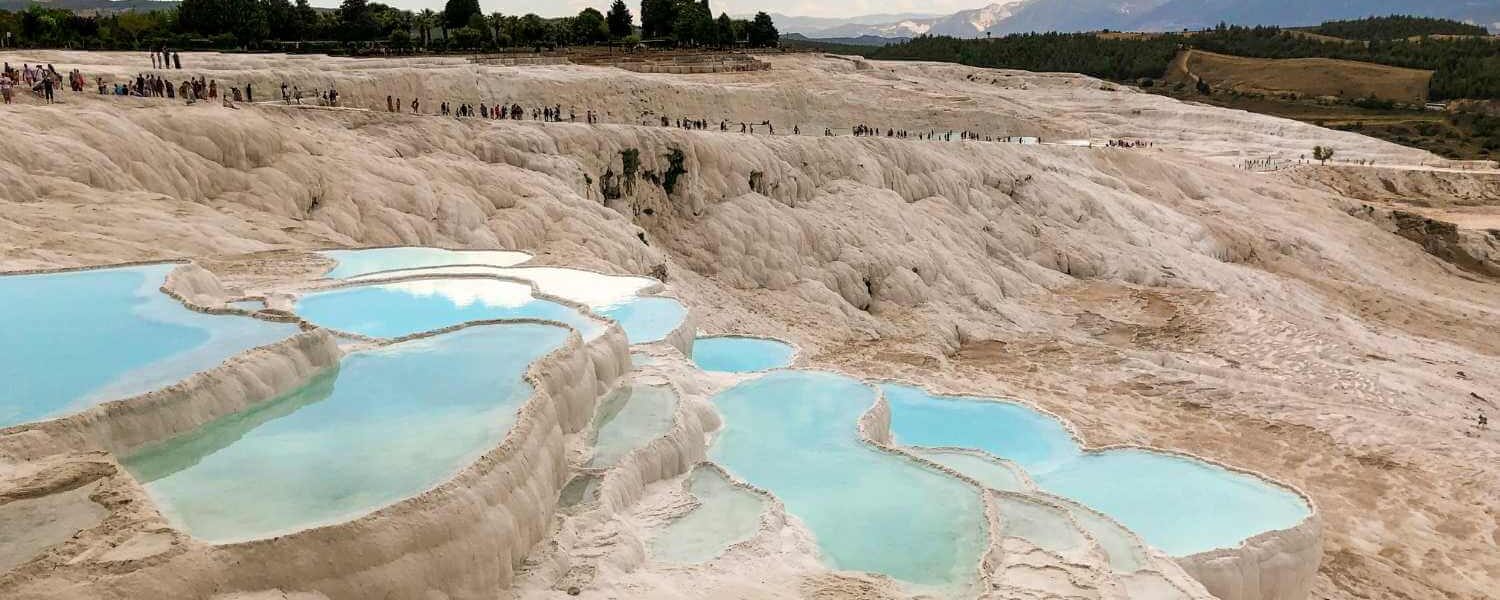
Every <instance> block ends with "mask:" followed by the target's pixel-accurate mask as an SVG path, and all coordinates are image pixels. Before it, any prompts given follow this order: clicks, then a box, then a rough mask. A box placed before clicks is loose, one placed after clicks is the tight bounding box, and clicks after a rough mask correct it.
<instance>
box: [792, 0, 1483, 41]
mask: <svg viewBox="0 0 1500 600" xmlns="http://www.w3.org/2000/svg"><path fill="white" fill-rule="evenodd" d="M1395 14H1402V15H1416V16H1424V17H1440V18H1446V19H1454V20H1457V21H1464V22H1468V23H1474V24H1476V25H1483V26H1486V27H1489V28H1490V31H1500V0H1444V1H1439V2H1434V1H1432V0H1313V1H1309V0H1000V1H999V2H996V3H994V4H990V5H989V6H985V7H983V8H977V9H973V10H964V11H959V12H957V13H954V14H951V15H948V16H941V17H928V18H915V17H904V18H899V19H890V20H884V21H881V20H877V19H876V17H878V16H879V15H871V16H869V17H852V18H850V19H846V20H844V21H845V22H844V23H842V24H837V25H830V24H829V23H827V22H820V23H817V25H816V26H815V27H799V25H801V24H802V22H801V20H799V19H798V18H796V17H784V16H778V17H775V19H776V24H777V27H779V28H781V30H782V32H784V33H801V34H804V35H806V36H808V37H810V38H814V39H820V38H827V37H845V38H847V37H854V38H857V37H860V36H878V37H915V36H919V35H948V36H954V37H964V38H974V37H984V36H985V35H986V34H989V35H1006V34H1011V33H1025V32H1031V31H1097V30H1100V29H1112V30H1117V31H1177V30H1181V29H1202V28H1205V27H1212V26H1214V25H1217V24H1218V23H1220V22H1221V21H1222V22H1228V23H1232V24H1235V25H1283V26H1299V25H1316V24H1319V23H1322V22H1324V21H1332V20H1339V19H1357V18H1362V17H1369V16H1383V15H1395ZM824 21H827V20H824Z"/></svg>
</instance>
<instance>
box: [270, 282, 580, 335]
mask: <svg viewBox="0 0 1500 600" xmlns="http://www.w3.org/2000/svg"><path fill="white" fill-rule="evenodd" d="M295 310H296V312H297V314H298V315H301V316H302V317H303V318H305V319H307V320H308V321H312V322H314V323H317V324H318V325H322V326H324V327H329V328H331V329H335V330H338V331H345V332H349V333H357V334H360V335H366V336H370V337H379V338H398V337H402V336H406V335H411V334H414V333H420V332H424V331H435V330H438V329H442V328H445V327H451V326H453V325H458V324H460V323H464V322H467V321H482V320H491V319H520V318H531V319H546V320H550V321H559V322H562V323H566V324H568V325H569V326H571V327H573V328H574V329H577V330H578V332H579V334H581V335H583V337H584V338H591V337H594V336H595V335H598V334H599V333H602V332H603V330H604V327H603V323H601V322H599V321H597V320H595V319H593V318H590V317H589V316H588V315H585V314H583V313H580V312H578V311H577V310H575V309H573V308H571V307H568V306H564V305H561V304H558V303H556V302H551V301H548V300H541V299H538V298H533V297H532V296H531V286H528V285H526V284H523V283H515V282H510V281H499V280H494V279H476V278H456V279H413V280H409V281H395V282H390V283H379V284H369V285H358V286H351V287H343V288H335V289H332V290H327V291H321V292H313V293H309V294H306V295H304V296H302V297H301V298H299V299H298V300H297V304H296V307H295Z"/></svg>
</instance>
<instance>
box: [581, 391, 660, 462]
mask: <svg viewBox="0 0 1500 600" xmlns="http://www.w3.org/2000/svg"><path fill="white" fill-rule="evenodd" d="M676 409H677V394H676V393H675V392H673V391H672V388H669V387H667V386H661V385H626V386H621V387H620V388H619V389H616V390H615V391H613V392H611V393H610V394H609V395H608V396H606V397H605V398H604V400H603V401H601V402H600V403H599V408H598V410H597V411H595V412H594V427H593V439H592V440H590V442H592V444H591V445H592V446H593V447H594V456H593V457H592V458H590V459H589V462H588V464H587V465H586V466H588V467H612V466H614V465H615V463H617V462H620V459H621V458H624V457H625V455H626V454H629V453H630V451H632V450H635V449H636V448H639V447H641V446H644V445H646V443H647V442H650V441H651V440H654V439H656V438H658V437H661V436H662V435H663V434H665V433H667V431H669V430H671V429H672V414H673V412H674V411H675V410H676Z"/></svg>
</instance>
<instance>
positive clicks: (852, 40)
mask: <svg viewBox="0 0 1500 600" xmlns="http://www.w3.org/2000/svg"><path fill="white" fill-rule="evenodd" d="M910 39H911V38H905V37H897V38H889V37H880V36H878V35H862V36H859V37H847V38H838V37H836V38H817V39H813V38H809V37H807V36H805V35H802V34H800V33H788V34H783V35H782V36H781V41H782V42H783V43H786V42H818V43H822V44H837V45H840V46H889V45H891V44H899V43H901V42H905V41H907V40H910Z"/></svg>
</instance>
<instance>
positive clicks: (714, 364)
mask: <svg viewBox="0 0 1500 600" xmlns="http://www.w3.org/2000/svg"><path fill="white" fill-rule="evenodd" d="M796 354H797V351H796V349H794V348H792V346H791V345H790V344H786V343H784V342H778V341H776V340H767V339H761V338H752V337H738V336H714V337H700V338H698V339H697V340H696V341H694V342H693V363H694V364H696V365H698V368H700V369H703V370H704V371H718V372H722V373H749V372H753V371H765V370H767V369H780V368H782V367H785V366H787V365H790V364H792V357H793V356H795V355H796Z"/></svg>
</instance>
